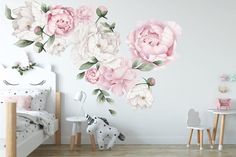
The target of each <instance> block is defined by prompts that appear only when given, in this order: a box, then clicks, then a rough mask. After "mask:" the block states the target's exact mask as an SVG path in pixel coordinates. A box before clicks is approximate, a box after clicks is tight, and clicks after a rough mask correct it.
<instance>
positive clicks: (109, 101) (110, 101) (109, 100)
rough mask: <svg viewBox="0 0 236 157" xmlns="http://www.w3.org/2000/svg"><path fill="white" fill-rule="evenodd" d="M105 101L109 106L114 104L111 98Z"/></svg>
mask: <svg viewBox="0 0 236 157" xmlns="http://www.w3.org/2000/svg"><path fill="white" fill-rule="evenodd" d="M106 101H107V102H108V103H109V104H113V103H114V100H112V99H111V98H106Z"/></svg>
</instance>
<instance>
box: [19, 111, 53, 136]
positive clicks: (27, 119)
mask: <svg viewBox="0 0 236 157" xmlns="http://www.w3.org/2000/svg"><path fill="white" fill-rule="evenodd" d="M54 120H55V115H54V114H50V113H48V112H46V111H17V131H24V130H25V129H27V127H28V126H29V125H30V123H33V124H38V125H40V126H41V127H42V128H43V130H44V133H45V134H46V135H49V136H51V135H53V134H54V125H53V124H54Z"/></svg>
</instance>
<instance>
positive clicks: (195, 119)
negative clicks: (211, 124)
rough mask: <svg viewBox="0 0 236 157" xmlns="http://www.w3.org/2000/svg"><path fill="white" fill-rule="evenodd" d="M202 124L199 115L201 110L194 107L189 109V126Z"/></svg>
mask: <svg viewBox="0 0 236 157" xmlns="http://www.w3.org/2000/svg"><path fill="white" fill-rule="evenodd" d="M200 124H201V119H200V117H199V112H198V111H195V110H194V109H190V110H189V111H188V120H187V125H188V127H195V126H200Z"/></svg>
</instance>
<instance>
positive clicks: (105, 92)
mask: <svg viewBox="0 0 236 157" xmlns="http://www.w3.org/2000/svg"><path fill="white" fill-rule="evenodd" d="M101 92H102V94H103V95H105V96H109V95H110V94H109V93H108V92H107V91H105V90H101Z"/></svg>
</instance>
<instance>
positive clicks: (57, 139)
mask: <svg viewBox="0 0 236 157" xmlns="http://www.w3.org/2000/svg"><path fill="white" fill-rule="evenodd" d="M55 113H56V118H57V119H58V130H57V131H56V133H55V144H61V92H57V93H56V112H55Z"/></svg>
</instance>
